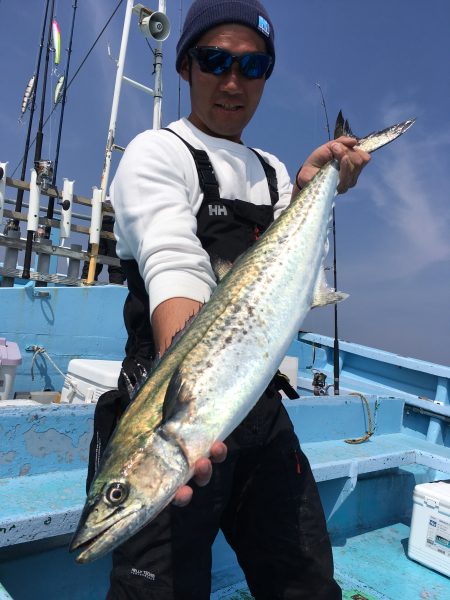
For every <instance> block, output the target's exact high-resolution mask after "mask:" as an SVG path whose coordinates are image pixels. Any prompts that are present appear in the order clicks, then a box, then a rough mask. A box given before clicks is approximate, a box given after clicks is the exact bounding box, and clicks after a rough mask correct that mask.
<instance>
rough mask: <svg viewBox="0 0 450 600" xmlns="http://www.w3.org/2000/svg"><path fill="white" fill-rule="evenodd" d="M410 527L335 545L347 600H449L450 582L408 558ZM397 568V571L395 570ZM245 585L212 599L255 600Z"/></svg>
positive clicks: (386, 529) (387, 529) (392, 528)
mask: <svg viewBox="0 0 450 600" xmlns="http://www.w3.org/2000/svg"><path fill="white" fill-rule="evenodd" d="M408 538H409V527H408V526H407V525H404V524H403V523H396V524H394V525H391V526H389V527H384V528H382V529H377V530H375V531H369V532H367V533H363V534H361V535H357V536H354V537H352V538H348V539H347V540H346V541H345V543H343V544H342V545H337V544H336V545H334V546H333V554H334V559H335V570H336V579H337V581H338V583H339V584H340V585H341V587H342V590H343V594H342V597H343V600H399V599H401V600H447V599H448V598H450V579H449V578H448V577H446V576H445V575H441V574H440V573H437V572H435V571H433V570H432V569H429V568H427V567H424V566H422V565H420V564H418V563H416V562H414V561H413V560H411V559H409V558H408V555H407V548H408ZM393 565H395V569H393ZM251 599H252V596H251V594H250V593H249V591H248V588H247V586H246V584H245V582H240V583H237V584H235V585H233V586H229V587H227V588H223V589H221V590H218V591H216V592H214V593H213V594H212V596H211V600H251Z"/></svg>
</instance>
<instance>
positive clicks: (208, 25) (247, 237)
mask: <svg viewBox="0 0 450 600" xmlns="http://www.w3.org/2000/svg"><path fill="white" fill-rule="evenodd" d="M274 63H275V48H274V33H273V27H272V23H271V20H270V18H269V15H268V14H267V12H266V10H265V8H264V7H263V6H262V5H261V4H260V2H258V1H257V0H196V1H194V2H193V4H192V6H191V8H190V10H189V12H188V14H187V16H186V20H185V23H184V28H183V32H182V35H181V38H180V41H179V43H178V45H177V60H176V66H177V70H178V71H179V73H180V74H181V77H182V78H183V79H184V80H185V81H186V82H188V84H189V86H190V97H191V112H190V115H189V117H188V119H181V120H180V121H177V122H175V123H172V124H170V126H169V129H170V131H167V130H160V131H146V132H144V133H142V134H141V135H139V136H137V138H135V140H133V141H132V142H131V144H130V145H129V146H128V148H127V150H126V152H125V154H124V157H123V159H122V161H121V164H120V166H119V168H118V171H117V175H116V177H115V180H114V182H113V185H112V188H111V195H112V203H113V206H114V210H115V214H116V226H115V234H116V237H117V252H118V254H119V256H120V257H121V259H122V264H123V266H124V268H125V272H126V274H127V279H128V284H129V290H130V295H129V297H128V299H127V303H126V306H125V310H124V315H125V322H126V324H127V329H128V333H129V339H128V343H127V357H126V359H125V361H124V372H125V373H126V375H127V377H126V378H122V380H121V389H123V387H124V379H131V380H133V378H134V379H139V372H140V371H141V370H142V365H143V366H144V367H147V366H148V364H150V358H151V355H152V354H155V353H156V354H157V353H160V354H162V353H164V351H165V350H166V349H167V347H168V346H169V345H170V343H171V340H172V338H173V336H174V335H175V334H176V332H177V331H179V330H181V329H182V328H183V327H184V325H185V323H186V321H187V320H188V319H189V317H191V316H192V314H195V313H196V312H197V311H198V310H199V309H200V308H201V306H202V304H203V303H204V302H207V301H208V299H209V297H210V294H211V291H212V290H213V289H214V287H215V285H216V282H215V277H214V274H213V271H212V269H211V264H210V260H209V255H213V254H217V255H218V256H220V257H221V258H225V259H228V260H235V259H236V257H237V256H238V255H239V254H241V253H242V252H243V251H245V249H247V248H248V247H249V246H250V245H251V244H252V243H253V242H254V240H255V239H256V238H257V237H258V236H259V234H260V233H261V232H263V231H264V230H265V229H266V228H267V226H268V225H269V224H270V222H271V221H272V220H273V218H274V217H275V218H276V217H277V216H278V215H279V214H280V212H281V211H282V210H283V209H284V208H285V207H286V206H287V205H288V204H289V201H290V198H291V195H292V194H296V193H297V192H298V188H299V187H302V186H304V185H305V184H306V183H307V182H308V181H309V180H310V179H311V178H312V176H313V175H314V174H315V173H316V172H317V170H318V169H319V168H320V167H321V166H322V165H324V164H325V163H326V162H328V161H329V160H330V159H331V158H333V157H335V158H337V159H338V160H339V162H340V165H341V176H340V184H339V191H340V192H344V191H346V190H347V189H348V188H349V187H351V186H353V185H354V184H355V183H356V180H357V178H358V175H359V173H360V171H361V169H362V168H363V167H364V165H365V164H366V163H367V162H368V160H369V156H368V155H367V154H366V153H364V152H361V151H360V150H358V149H355V148H354V146H355V141H354V140H352V139H350V138H340V139H339V140H338V141H337V142H333V143H329V144H326V145H324V146H321V147H320V148H319V149H317V150H316V151H315V152H313V153H312V154H311V156H310V157H309V158H308V159H307V160H306V161H305V162H304V164H303V166H302V168H300V170H299V171H298V173H297V175H296V179H295V183H294V186H292V185H291V183H290V180H289V176H288V174H287V171H286V168H285V167H284V165H283V164H282V163H281V162H280V161H278V160H277V159H276V158H275V157H274V156H272V155H270V154H268V153H267V152H262V151H258V152H257V153H255V152H254V151H253V150H251V149H249V148H247V147H246V146H245V145H243V143H242V132H243V130H244V128H245V126H246V125H247V123H248V122H249V121H250V120H251V118H252V117H253V114H254V113H255V111H256V108H257V106H258V103H259V101H260V98H261V96H262V93H263V91H264V87H265V83H266V80H267V79H268V78H269V77H270V74H271V72H272V70H273V68H274ZM150 323H151V327H150ZM127 401H128V398H125V400H124V396H123V395H122V397H121V398H120V399H119V402H118V404H119V405H122V406H123V405H124V404H126V402H127ZM99 409H100V406H99ZM96 420H97V421H100V420H101V419H100V417H99V415H96ZM227 452H228V455H227V458H226V460H224V461H223V459H224V456H225V454H226V453H227ZM211 456H212V458H213V460H215V461H216V462H217V463H218V464H215V465H214V468H213V469H212V467H211V463H210V462H209V460H207V459H204V460H201V461H199V462H198V463H197V465H196V478H194V481H192V482H190V485H189V486H183V487H182V488H181V489H180V490H179V491H178V493H177V495H176V498H175V502H174V503H173V504H172V505H170V506H169V507H168V508H166V509H165V510H164V511H163V512H162V513H161V514H160V515H159V516H158V517H157V518H156V519H155V520H154V521H153V522H152V523H150V525H148V526H146V527H145V528H144V529H142V530H141V531H140V532H138V534H136V535H135V536H133V537H132V538H131V539H130V540H128V541H127V542H125V543H124V544H123V545H122V546H121V547H120V548H118V549H117V550H116V551H115V552H114V554H113V571H112V574H111V588H110V591H109V594H108V598H110V599H125V598H126V599H138V598H139V599H140V598H142V599H143V598H146V599H158V600H169V599H170V600H174V599H176V600H180V599H181V600H207V599H208V598H209V596H210V588H211V585H210V581H211V579H210V578H211V545H212V543H213V540H214V538H215V536H216V534H217V532H218V530H219V528H221V529H222V531H223V532H224V534H225V537H226V539H227V540H228V542H229V543H230V545H231V546H232V547H233V549H234V550H235V552H236V554H237V557H238V560H239V563H240V565H241V567H242V568H243V570H244V573H245V576H246V579H247V582H248V585H249V588H250V591H251V592H252V594H253V595H254V597H255V598H256V599H257V600H276V599H282V598H283V599H285V598H286V599H287V598H292V599H301V598H304V599H308V600H310V599H312V598H316V599H322V600H328V599H330V600H331V599H333V600H335V599H338V598H341V591H340V589H339V586H338V585H337V584H336V582H335V581H334V579H333V562H332V555H331V547H330V543H329V540H328V534H327V531H326V524H325V519H324V516H323V511H322V507H321V503H320V498H319V496H318V492H317V487H316V484H315V482H314V479H313V477H312V474H311V469H310V467H309V464H308V461H307V459H306V457H305V456H304V454H303V453H302V451H301V449H300V446H299V443H298V439H297V437H296V436H295V434H294V432H293V427H292V424H291V422H290V420H289V417H288V416H287V413H286V411H285V409H284V407H283V405H282V403H281V397H280V394H279V392H278V385H277V382H276V379H274V381H273V382H272V383H271V384H270V385H269V387H268V389H267V390H266V392H265V393H264V395H263V396H262V398H261V399H260V400H259V401H258V403H257V405H256V406H255V408H254V409H253V410H252V411H251V412H250V414H249V415H248V416H247V417H246V418H245V419H244V421H243V423H242V424H241V425H240V426H239V427H238V428H237V429H236V430H235V431H234V432H233V433H232V434H231V435H230V436H229V438H227V440H225V444H221V443H218V444H216V445H215V446H214V447H213V448H212V450H211ZM220 461H223V462H220ZM211 474H212V476H211ZM210 479H211V481H210V482H209V484H208V485H205V484H206V483H207V482H208V481H209V480H210Z"/></svg>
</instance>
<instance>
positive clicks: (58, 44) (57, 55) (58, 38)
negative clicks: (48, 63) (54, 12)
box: [52, 19, 61, 65]
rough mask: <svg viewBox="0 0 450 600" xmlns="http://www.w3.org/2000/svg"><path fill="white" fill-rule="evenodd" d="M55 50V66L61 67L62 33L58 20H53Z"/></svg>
mask: <svg viewBox="0 0 450 600" xmlns="http://www.w3.org/2000/svg"><path fill="white" fill-rule="evenodd" d="M52 37H53V48H54V49H55V65H59V59H60V58H61V32H60V30H59V25H58V22H57V20H56V19H53V24H52Z"/></svg>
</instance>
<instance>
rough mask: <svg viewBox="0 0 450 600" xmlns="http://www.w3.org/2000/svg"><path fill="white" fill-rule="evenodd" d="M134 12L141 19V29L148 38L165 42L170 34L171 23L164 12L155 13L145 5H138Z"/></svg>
mask: <svg viewBox="0 0 450 600" xmlns="http://www.w3.org/2000/svg"><path fill="white" fill-rule="evenodd" d="M133 12H134V13H136V14H137V15H138V17H139V29H140V30H141V32H142V34H143V35H144V37H146V38H153V39H154V40H156V41H157V42H164V40H166V39H167V38H168V37H169V34H170V21H169V19H168V18H167V15H166V14H165V13H163V12H159V11H153V10H150V9H149V8H146V7H145V6H144V5H143V4H136V5H135V6H134V7H133Z"/></svg>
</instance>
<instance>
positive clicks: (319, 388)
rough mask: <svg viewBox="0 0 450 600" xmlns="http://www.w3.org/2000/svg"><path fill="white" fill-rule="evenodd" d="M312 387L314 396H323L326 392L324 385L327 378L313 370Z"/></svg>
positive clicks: (320, 372)
mask: <svg viewBox="0 0 450 600" xmlns="http://www.w3.org/2000/svg"><path fill="white" fill-rule="evenodd" d="M313 374H314V376H313V380H312V387H313V392H314V396H325V395H326V394H327V392H328V389H327V386H326V385H325V382H326V379H327V376H326V375H325V373H322V371H316V370H313Z"/></svg>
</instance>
